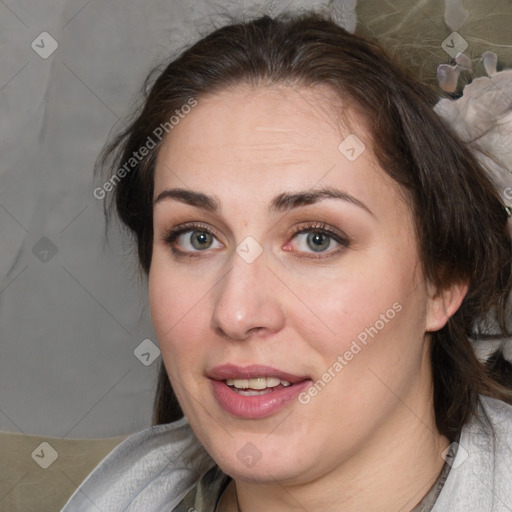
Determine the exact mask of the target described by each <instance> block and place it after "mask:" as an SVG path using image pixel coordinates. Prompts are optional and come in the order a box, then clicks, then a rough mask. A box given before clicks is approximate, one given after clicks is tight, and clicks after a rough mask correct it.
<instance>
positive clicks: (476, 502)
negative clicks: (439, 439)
mask: <svg viewBox="0 0 512 512" xmlns="http://www.w3.org/2000/svg"><path fill="white" fill-rule="evenodd" d="M450 464H451V466H452V467H451V469H450V473H449V475H448V478H447V480H446V482H445V484H444V486H443V490H442V491H441V494H440V495H439V498H438V500H437V502H436V505H435V506H434V508H433V510H432V512H438V511H442V510H450V511H451V512H459V511H460V512H472V511H474V512H481V511H483V510H493V511H495V512H501V511H503V512H505V511H510V510H512V479H511V475H512V406H510V405H508V404H506V403H504V402H502V401H500V400H495V399H493V398H489V397H483V396H482V397H480V403H479V407H478V411H477V414H475V416H474V417H473V418H472V419H471V421H470V422H469V423H468V424H467V425H465V426H464V428H463V429H462V432H461V437H460V440H459V443H458V446H457V455H456V456H455V458H454V459H453V460H452V461H451V462H450Z"/></svg>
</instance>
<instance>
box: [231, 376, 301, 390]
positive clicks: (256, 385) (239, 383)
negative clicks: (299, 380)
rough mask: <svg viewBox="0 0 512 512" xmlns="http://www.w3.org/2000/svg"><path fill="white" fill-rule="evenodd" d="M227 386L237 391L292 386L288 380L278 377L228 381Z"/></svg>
mask: <svg viewBox="0 0 512 512" xmlns="http://www.w3.org/2000/svg"><path fill="white" fill-rule="evenodd" d="M226 384H227V385H228V386H234V387H235V388H237V389H248V388H251V389H256V390H258V389H265V388H275V387H276V386H279V384H282V385H283V386H284V387H288V386H291V382H288V381H287V380H281V379H278V378H277V377H255V378H253V379H227V380H226Z"/></svg>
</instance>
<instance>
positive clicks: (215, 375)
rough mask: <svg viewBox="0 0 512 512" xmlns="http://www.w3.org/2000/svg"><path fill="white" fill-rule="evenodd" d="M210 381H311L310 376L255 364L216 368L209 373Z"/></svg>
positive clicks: (225, 365)
mask: <svg viewBox="0 0 512 512" xmlns="http://www.w3.org/2000/svg"><path fill="white" fill-rule="evenodd" d="M207 375H208V377H210V379H214V380H226V379H252V378H256V377H277V378H278V379H280V380H287V381H288V382H291V383H292V384H296V383H297V382H302V381H303V380H306V379H309V377H308V376H298V375H292V374H291V373H286V372H283V371H281V370H277V369H276V368H272V367H270V366H264V365H259V364H253V365H250V366H237V365H234V364H224V365H222V366H216V367H215V368H213V369H212V370H210V371H209V372H208V373H207Z"/></svg>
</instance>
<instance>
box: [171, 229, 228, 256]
mask: <svg viewBox="0 0 512 512" xmlns="http://www.w3.org/2000/svg"><path fill="white" fill-rule="evenodd" d="M164 240H165V243H166V244H167V245H169V246H170V247H171V249H172V251H173V252H174V253H175V254H176V255H180V254H183V255H185V254H187V253H197V252H202V251H206V250H208V249H219V248H221V247H223V245H222V243H221V242H219V241H218V240H217V238H216V237H215V235H214V234H213V233H212V232H211V231H210V229H208V228H206V227H203V226H195V225H192V226H181V227H178V228H175V229H172V230H171V231H170V232H169V233H168V234H167V235H166V236H165V237H164ZM188 255H192V254H188Z"/></svg>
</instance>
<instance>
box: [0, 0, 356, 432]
mask: <svg viewBox="0 0 512 512" xmlns="http://www.w3.org/2000/svg"><path fill="white" fill-rule="evenodd" d="M315 3H316V4H325V3H332V4H334V8H335V9H336V10H337V13H338V18H339V19H340V21H342V22H343V20H345V25H346V26H347V28H349V29H353V28H354V23H355V17H354V12H353V7H354V4H355V0H353V1H352V0H347V1H346V2H342V1H341V0H340V1H339V2H308V1H307V0H304V1H301V2H299V1H281V2H265V1H263V0H262V1H261V2H254V1H253V2H227V1H212V0H210V1H208V2H207V1H206V0H204V1H186V0H165V1H163V0H151V1H138V2H137V1H136V0H129V1H126V0H125V1H121V0H109V1H99V0H72V1H66V0H51V1H50V0H46V1H44V2H37V3H36V2H26V1H13V0H12V1H8V0H5V1H2V2H0V48H1V52H0V59H1V60H0V70H1V73H0V102H1V115H0V150H1V153H0V154H1V155H2V158H1V159H0V430H4V431H12V432H23V433H27V434H40V435H45V436H58V437H105V436H114V435H121V434H126V433H129V432H133V431H134V430H137V429H140V428H143V427H145V426H147V425H149V424H150V421H151V406H152V400H153V394H154V389H155V382H156V367H157V363H158V357H157V358H156V359H154V360H153V358H154V355H153V352H156V348H154V346H153V345H151V344H149V342H145V343H146V344H148V345H147V346H146V345H142V347H141V348H140V349H139V350H138V352H137V347H139V345H140V344H141V342H143V340H146V339H149V340H152V343H154V344H155V345H156V344H157V342H156V339H155V335H154V332H153V330H152V327H151V323H150V319H149V314H148V307H147V299H146V291H145V284H144V282H143V281H140V280H138V278H137V270H136V262H135V259H134V257H133V256H132V254H131V252H130V251H131V246H130V243H129V240H127V239H123V238H122V237H121V235H120V233H119V231H118V230H117V229H116V228H114V229H112V230H111V231H110V235H109V238H108V242H107V241H106V240H105V237H104V230H105V224H104V219H103V210H102V208H103V206H102V203H101V201H98V200H97V199H95V198H94V197H93V195H92V190H93V187H94V185H93V182H92V169H93V165H94V162H95V159H96V157H97V155H98V153H99V151H100V149H101V147H102V145H103V144H104V142H105V141H106V139H107V137H108V135H109V132H110V131H111V130H112V128H113V127H114V125H115V126H116V127H118V126H119V123H122V120H123V117H124V116H125V115H126V114H127V113H129V111H130V107H132V106H133V105H134V102H135V100H136V93H137V92H138V90H139V89H140V86H141V84H142V81H143V79H144V78H145V76H146V73H147V72H148V70H149V69H151V67H153V65H155V64H157V63H159V62H160V61H162V60H163V59H166V58H168V57H169V55H170V53H172V52H176V51H177V50H179V49H181V48H183V47H184V46H186V45H187V44H188V43H190V42H192V41H193V40H195V39H196V38H197V37H198V35H199V34H201V33H203V34H204V33H205V32H206V31H207V30H208V28H209V26H210V25H209V23H210V22H211V20H212V19H216V20H217V22H220V20H222V16H220V17H219V16H216V14H217V13H220V14H221V15H222V13H224V14H226V13H229V14H231V15H238V14H240V13H247V12H249V13H251V12H259V11H261V6H263V5H266V6H267V9H268V10H269V11H270V12H275V11H276V5H278V6H279V8H280V9H281V8H291V9H294V8H297V7H300V6H304V5H306V6H307V5H312V4H315ZM43 32H46V33H47V34H49V35H47V34H43V35H41V34H42V33H43ZM57 44H58V47H57V48H56V49H54V47H55V46H56V45H57ZM52 51H53V52H52ZM147 347H153V348H152V351H153V352H151V351H150V353H151V357H150V356H144V357H142V359H143V360H144V362H146V363H148V362H151V361H152V364H148V365H147V366H146V365H145V364H143V363H142V362H141V361H140V360H139V359H138V358H137V357H136V356H135V354H134V351H136V352H137V353H141V352H142V353H146V352H147ZM148 357H150V361H146V360H147V359H148Z"/></svg>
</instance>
